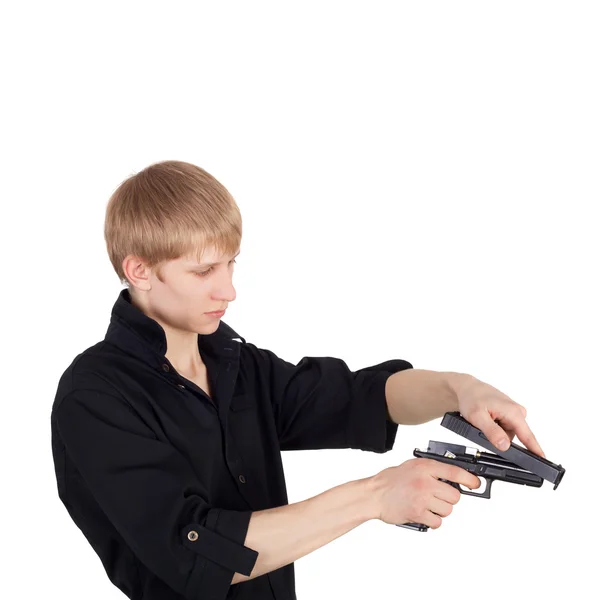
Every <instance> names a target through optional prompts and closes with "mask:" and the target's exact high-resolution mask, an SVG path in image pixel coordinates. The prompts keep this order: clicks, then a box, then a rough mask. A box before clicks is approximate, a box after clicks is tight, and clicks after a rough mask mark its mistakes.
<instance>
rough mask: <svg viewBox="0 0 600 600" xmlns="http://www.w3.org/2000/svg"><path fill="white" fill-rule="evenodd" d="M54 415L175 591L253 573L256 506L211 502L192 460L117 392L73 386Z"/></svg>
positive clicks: (118, 523)
mask: <svg viewBox="0 0 600 600" xmlns="http://www.w3.org/2000/svg"><path fill="white" fill-rule="evenodd" d="M54 418H55V419H56V425H57V428H58V431H59V433H60V436H61V438H62V441H63V443H64V445H65V450H66V452H67V454H68V455H69V457H70V458H71V460H72V461H73V463H74V465H75V467H76V468H77V470H78V471H79V473H80V475H81V476H82V478H83V479H84V481H85V482H86V484H87V486H88V487H89V489H90V491H91V493H92V494H93V496H94V497H95V499H96V501H97V502H98V504H99V506H100V507H101V508H102V510H103V511H104V512H105V514H106V516H107V517H108V519H109V520H110V521H111V523H112V524H113V525H114V527H115V528H116V529H117V530H118V532H119V533H120V534H121V535H122V537H123V538H124V540H125V541H126V543H127V544H128V545H129V546H130V548H131V550H132V551H133V552H134V554H135V555H136V556H137V557H138V558H139V559H140V561H141V562H142V563H144V564H145V565H146V566H147V567H148V569H150V570H151V571H152V572H153V573H155V574H156V575H157V576H158V577H160V578H161V579H162V580H163V581H165V582H166V583H167V584H168V585H169V586H170V587H171V588H172V589H173V590H175V591H176V592H178V593H179V594H181V595H182V596H183V597H184V598H189V599H190V600H192V599H194V600H197V599H198V598H211V599H214V600H219V599H222V598H223V599H224V598H225V597H226V596H227V592H228V591H229V588H230V584H231V580H232V578H233V575H234V573H235V572H238V573H241V574H243V575H247V576H249V575H250V573H251V572H252V569H253V567H254V565H255V563H256V560H257V558H258V552H256V551H255V550H253V549H251V548H248V547H246V546H244V540H245V538H246V533H247V530H248V526H249V521H250V517H251V514H252V512H251V511H233V510H224V509H220V508H218V507H214V506H211V505H210V504H209V503H208V502H207V497H208V495H207V490H206V488H205V486H204V485H203V484H202V483H201V481H200V480H199V478H198V477H197V476H196V475H195V473H194V472H193V470H192V468H191V465H190V463H189V462H188V460H187V459H186V458H185V457H184V456H183V455H182V454H181V453H179V452H178V451H177V450H176V448H175V447H174V446H172V445H171V444H169V443H167V442H164V441H162V440H159V439H158V437H157V436H156V435H155V433H154V432H153V431H152V430H151V428H150V427H148V426H147V425H146V424H145V422H144V421H143V420H142V418H141V417H140V416H139V414H138V413H137V412H136V411H135V409H134V408H133V407H132V406H131V405H130V404H129V403H128V402H127V401H126V400H125V399H124V398H122V397H119V396H118V393H116V394H115V395H114V396H113V395H111V394H108V393H105V392H104V391H102V392H99V391H94V390H87V389H86V390H77V391H74V392H71V393H69V394H68V395H67V396H66V397H65V398H63V399H62V401H61V402H60V404H59V405H57V407H56V409H55V411H54ZM238 585H239V584H238Z"/></svg>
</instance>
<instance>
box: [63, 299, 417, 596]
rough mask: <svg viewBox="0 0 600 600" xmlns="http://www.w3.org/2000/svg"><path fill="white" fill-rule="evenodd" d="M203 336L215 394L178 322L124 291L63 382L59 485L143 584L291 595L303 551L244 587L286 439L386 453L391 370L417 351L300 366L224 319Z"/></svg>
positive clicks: (107, 556)
mask: <svg viewBox="0 0 600 600" xmlns="http://www.w3.org/2000/svg"><path fill="white" fill-rule="evenodd" d="M198 348H199V352H200V356H201V357H202V360H203V361H204V363H205V364H206V367H207V373H208V377H209V383H210V387H211V392H212V394H211V395H212V399H211V398H209V396H208V395H207V394H206V393H205V392H204V391H203V390H202V389H201V388H200V387H198V386H197V385H196V384H195V383H193V382H192V381H190V380H188V379H186V378H184V377H182V376H181V375H180V374H179V373H177V371H176V370H175V369H174V368H173V365H172V364H171V363H170V362H169V361H168V360H167V358H166V356H165V354H166V351H167V343H166V336H165V332H164V329H163V328H162V327H161V326H160V325H159V323H158V322H157V321H155V320H154V319H152V318H150V317H148V316H147V315H145V314H144V313H143V312H142V311H140V310H139V309H138V308H137V307H135V306H134V305H133V304H132V303H131V297H130V295H129V291H128V289H127V288H125V289H123V290H121V292H120V293H119V296H118V298H117V300H116V302H115V304H114V306H113V309H112V313H111V319H110V324H109V327H108V330H107V332H106V336H105V338H104V340H103V341H101V342H98V343H97V344H95V345H94V346H91V347H90V348H88V349H86V350H85V351H83V352H82V353H80V354H78V355H77V356H76V357H75V358H74V359H73V362H72V363H71V364H70V365H69V367H68V368H67V369H66V370H65V372H64V373H63V374H62V376H61V378H60V380H59V383H58V390H57V393H56V398H55V400H54V402H53V405H52V411H51V431H52V453H53V459H54V466H55V471H56V478H57V485H58V495H59V497H60V500H61V501H62V502H63V503H64V505H65V507H66V509H67V511H68V512H69V514H70V516H71V518H72V519H73V521H74V522H75V524H76V525H77V527H79V529H80V530H81V531H82V533H83V535H84V536H85V537H86V538H87V540H88V542H89V543H90V544H91V546H92V547H93V549H94V551H95V552H96V553H97V554H98V556H99V558H100V560H101V561H102V564H103V566H104V569H105V571H106V574H107V575H108V577H109V579H110V581H111V582H112V583H113V584H114V585H115V586H116V587H117V588H119V589H120V590H121V591H122V592H123V593H124V594H125V595H126V596H128V597H129V598H133V599H142V598H143V599H144V600H159V599H160V600H181V599H182V598H187V599H189V600H192V599H193V600H208V599H209V598H211V599H215V600H221V599H224V598H237V599H238V600H243V599H244V598H252V599H269V600H273V599H275V600H293V599H295V598H296V594H295V581H294V563H290V564H288V565H286V566H284V567H282V568H280V569H277V570H275V571H272V572H270V573H266V574H264V575H261V576H259V577H255V578H254V579H251V580H248V581H243V582H241V583H238V584H235V585H233V586H231V585H230V583H231V579H232V578H233V575H234V573H235V572H236V571H237V572H238V573H242V574H243V575H250V573H251V571H252V568H253V567H254V564H255V562H256V559H257V557H258V553H257V552H256V551H255V550H253V549H252V548H248V547H246V546H244V541H245V538H246V533H247V530H248V524H249V520H250V516H251V514H252V512H253V511H257V510H263V509H267V508H273V507H276V506H282V505H286V504H288V499H287V491H286V485H285V478H284V472H283V466H282V460H281V454H280V453H281V451H284V450H309V449H311V450H314V449H324V448H355V449H360V450H366V451H371V452H377V453H383V452H387V451H388V450H390V449H391V448H392V446H393V444H394V440H395V437H396V432H397V429H398V425H397V424H395V423H392V422H391V421H389V420H388V418H387V417H388V415H387V404H386V401H385V382H386V380H387V378H388V377H389V375H390V374H392V373H394V372H396V371H400V370H403V369H408V368H412V365H411V364H410V363H408V362H407V361H405V360H400V359H397V360H389V361H386V362H384V363H381V364H378V365H374V366H371V367H366V368H364V369H360V370H357V371H354V372H352V371H350V370H349V368H348V367H347V365H346V363H345V362H344V361H343V360H341V359H338V358H331V357H304V358H302V360H300V362H299V363H298V364H297V365H293V364H292V363H289V362H287V361H285V360H282V359H281V358H278V357H277V356H276V355H275V354H273V352H271V351H269V350H265V349H261V348H258V347H256V346H255V345H253V344H251V343H248V342H246V340H244V339H243V338H241V337H240V336H239V335H238V334H237V333H236V332H235V331H233V329H231V327H229V326H228V325H226V324H225V323H224V322H223V321H221V322H220V323H219V327H218V330H217V331H215V332H214V333H213V334H210V335H199V336H198ZM66 576H67V572H65V577H66Z"/></svg>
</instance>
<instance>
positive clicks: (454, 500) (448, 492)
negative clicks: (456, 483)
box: [433, 481, 461, 504]
mask: <svg viewBox="0 0 600 600" xmlns="http://www.w3.org/2000/svg"><path fill="white" fill-rule="evenodd" d="M433 494H434V496H435V497H436V498H439V499H440V500H443V501H444V502H448V503H450V504H458V501H459V500H460V497H461V493H460V492H459V491H458V490H457V489H456V488H455V487H452V486H451V485H450V484H449V483H446V482H445V481H438V482H437V485H436V486H435V488H434V490H433Z"/></svg>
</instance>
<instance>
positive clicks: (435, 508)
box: [427, 496, 452, 517]
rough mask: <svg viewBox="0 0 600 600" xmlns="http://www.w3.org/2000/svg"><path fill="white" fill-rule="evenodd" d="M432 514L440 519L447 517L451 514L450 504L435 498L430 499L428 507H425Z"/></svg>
mask: <svg viewBox="0 0 600 600" xmlns="http://www.w3.org/2000/svg"><path fill="white" fill-rule="evenodd" d="M427 508H428V509H429V510H430V511H431V512H432V513H434V514H436V515H439V516H440V517H447V516H448V515H449V514H450V513H451V512H452V504H449V503H448V502H445V501H444V500H440V499H439V498H436V497H435V496H434V497H432V498H431V501H430V502H429V506H428V507H427Z"/></svg>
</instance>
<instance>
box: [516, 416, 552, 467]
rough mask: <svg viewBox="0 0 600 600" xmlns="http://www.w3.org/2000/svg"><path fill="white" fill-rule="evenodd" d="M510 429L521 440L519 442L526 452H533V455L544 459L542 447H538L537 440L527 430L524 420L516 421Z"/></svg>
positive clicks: (528, 429) (527, 426) (529, 430)
mask: <svg viewBox="0 0 600 600" xmlns="http://www.w3.org/2000/svg"><path fill="white" fill-rule="evenodd" d="M512 428H513V429H514V431H516V434H517V436H518V438H519V439H520V440H521V442H523V445H524V446H525V447H526V448H527V449H528V450H531V451H532V452H535V454H537V455H538V456H541V457H542V458H546V455H545V454H544V451H543V450H542V447H541V446H540V445H539V443H538V441H537V439H536V438H535V435H533V432H532V431H531V429H530V428H529V425H527V422H526V421H525V419H522V420H518V421H516V422H515V423H514V424H513V425H512Z"/></svg>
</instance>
